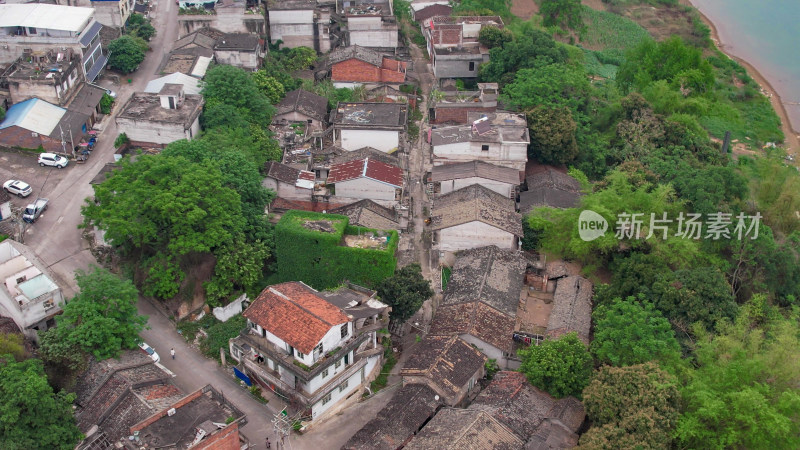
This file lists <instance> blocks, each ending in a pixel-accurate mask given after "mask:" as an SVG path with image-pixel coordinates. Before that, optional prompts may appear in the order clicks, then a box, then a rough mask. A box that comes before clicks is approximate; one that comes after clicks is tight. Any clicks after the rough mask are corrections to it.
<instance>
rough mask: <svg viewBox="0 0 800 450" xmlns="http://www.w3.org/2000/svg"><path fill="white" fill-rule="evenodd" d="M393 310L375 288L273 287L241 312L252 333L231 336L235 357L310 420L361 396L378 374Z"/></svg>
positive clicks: (296, 284) (258, 380) (291, 284)
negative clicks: (380, 337) (381, 337)
mask: <svg viewBox="0 0 800 450" xmlns="http://www.w3.org/2000/svg"><path fill="white" fill-rule="evenodd" d="M387 313H388V307H387V306H386V305H385V304H383V303H381V302H379V301H377V300H376V299H375V292H373V291H370V290H368V289H365V288H361V287H358V286H353V285H348V286H347V287H344V288H340V289H339V290H337V291H333V292H317V291H316V290H314V289H313V288H311V287H309V286H307V285H306V284H304V283H302V282H288V283H281V284H277V285H273V286H268V287H267V288H266V289H264V290H263V291H262V292H261V294H260V295H259V296H258V297H257V298H256V299H255V300H254V301H253V302H252V303H251V304H250V306H249V307H248V308H247V310H245V312H244V313H243V315H244V317H246V318H247V323H248V330H249V332H243V333H242V334H241V335H240V336H239V337H236V338H234V339H231V341H230V350H231V355H232V356H233V358H234V359H235V360H236V361H238V362H239V364H240V367H241V368H242V369H243V372H244V373H246V374H247V375H248V376H249V377H250V378H251V380H253V381H255V382H256V383H258V384H259V385H260V386H262V387H263V388H266V389H270V390H274V391H276V392H278V393H280V394H281V395H283V396H285V397H289V398H291V400H292V403H293V404H295V405H297V409H298V410H300V411H302V412H303V416H304V417H309V418H310V419H309V420H307V421H306V425H310V424H313V423H315V422H316V421H318V420H319V419H320V418H322V417H323V416H327V415H330V414H333V413H334V412H335V411H337V410H339V409H341V408H342V407H344V406H346V405H347V404H348V403H349V402H354V401H356V400H357V399H358V398H359V397H360V393H361V391H362V387H363V386H366V385H367V383H369V381H371V380H372V379H373V378H374V377H375V376H377V370H376V369H379V368H380V362H381V359H382V357H383V347H382V346H381V345H379V344H378V342H377V334H376V333H377V331H378V330H379V329H380V328H382V327H384V326H385V324H384V321H385V320H386V314H387Z"/></svg>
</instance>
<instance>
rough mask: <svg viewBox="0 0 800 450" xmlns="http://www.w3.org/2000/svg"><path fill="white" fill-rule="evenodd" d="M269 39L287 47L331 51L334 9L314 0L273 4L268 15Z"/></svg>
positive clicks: (292, 0)
mask: <svg viewBox="0 0 800 450" xmlns="http://www.w3.org/2000/svg"><path fill="white" fill-rule="evenodd" d="M267 17H268V20H269V40H270V43H272V44H275V43H276V42H278V41H279V40H280V41H282V42H283V47H287V48H295V47H309V48H313V49H314V50H316V51H317V52H319V53H327V52H328V51H330V49H331V35H330V27H331V7H328V6H322V5H318V4H317V2H316V1H314V0H286V1H280V2H272V3H271V4H270V5H269V11H268V12H267Z"/></svg>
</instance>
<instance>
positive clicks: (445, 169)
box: [431, 161, 520, 185]
mask: <svg viewBox="0 0 800 450" xmlns="http://www.w3.org/2000/svg"><path fill="white" fill-rule="evenodd" d="M472 177H478V178H486V179H487V180H494V181H500V182H503V183H509V184H514V185H516V184H519V181H520V180H519V170H517V169H513V168H510V167H502V166H496V165H494V164H489V163H487V162H484V161H470V162H465V163H456V164H445V165H443V166H435V167H434V168H433V170H431V181H433V182H434V183H435V182H438V181H445V180H459V179H462V178H472Z"/></svg>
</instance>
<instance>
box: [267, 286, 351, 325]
mask: <svg viewBox="0 0 800 450" xmlns="http://www.w3.org/2000/svg"><path fill="white" fill-rule="evenodd" d="M269 290H270V292H272V293H274V294H277V295H278V296H280V297H281V298H283V299H285V300H287V301H288V302H290V303H291V304H293V305H294V306H297V307H298V308H300V309H301V310H303V311H305V312H306V313H308V314H310V315H312V316H314V317H316V318H317V319H319V320H320V321H322V323H325V324H327V325H330V326H333V325H334V324H332V323H330V322H328V321H327V320H325V319H323V318H322V317H320V316H318V315H316V314H314V313H313V312H311V311H309V310H308V309H306V308H304V307H302V306H300V305H298V304H297V302H295V301H294V300H292V299H291V298H289V297H287V296H286V294H284V293H282V292H281V291H279V290H277V289H275V287H274V286H270V287H269ZM314 295H315V296H316V297H317V298H318V299H320V300H322V301H324V302H326V303H330V302H328V301H327V300H325V299H323V298H322V297H320V296H318V295H317V294H316V293H314ZM330 304H331V305H333V303H330ZM333 306H336V305H333ZM336 308H337V309H338V310H339V312H341V313H342V314H344V312H343V311H342V308H339V307H338V306H336ZM345 316H346V314H345Z"/></svg>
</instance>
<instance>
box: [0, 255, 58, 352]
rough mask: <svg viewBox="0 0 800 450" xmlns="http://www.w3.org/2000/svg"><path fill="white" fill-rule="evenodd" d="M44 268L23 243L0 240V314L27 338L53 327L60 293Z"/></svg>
mask: <svg viewBox="0 0 800 450" xmlns="http://www.w3.org/2000/svg"><path fill="white" fill-rule="evenodd" d="M53 280H54V278H53V276H52V275H50V274H49V273H48V269H47V267H46V266H45V265H44V264H43V263H42V262H41V261H40V260H39V258H38V257H36V255H35V254H34V253H33V252H32V251H31V250H30V249H29V248H28V247H27V246H25V245H23V244H20V243H19V242H16V241H13V240H11V239H6V240H5V241H3V242H0V283H2V285H0V315H2V316H4V317H10V318H12V319H13V320H14V323H16V324H17V326H18V327H19V328H20V329H21V330H22V332H23V333H24V334H25V336H26V337H28V338H29V339H34V340H37V339H38V335H37V331H46V330H47V329H48V328H52V327H54V326H55V316H56V315H58V314H60V313H61V311H62V310H61V306H62V305H63V304H64V295H63V294H62V292H61V288H60V287H59V286H58V285H57V284H56V283H55V281H53Z"/></svg>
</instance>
